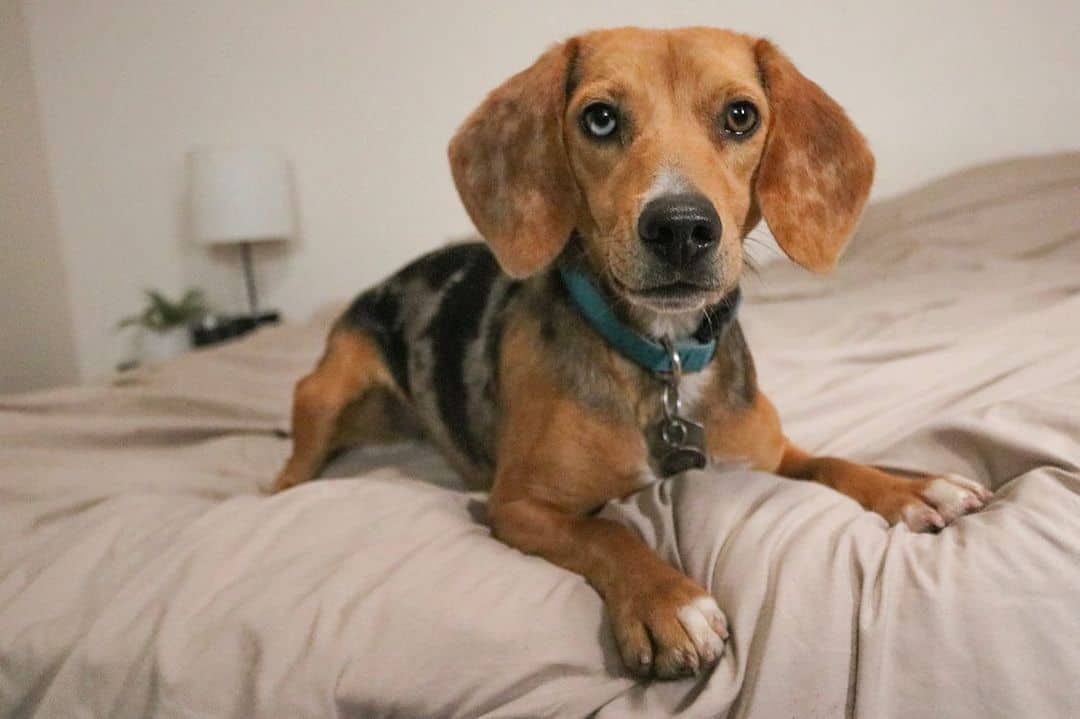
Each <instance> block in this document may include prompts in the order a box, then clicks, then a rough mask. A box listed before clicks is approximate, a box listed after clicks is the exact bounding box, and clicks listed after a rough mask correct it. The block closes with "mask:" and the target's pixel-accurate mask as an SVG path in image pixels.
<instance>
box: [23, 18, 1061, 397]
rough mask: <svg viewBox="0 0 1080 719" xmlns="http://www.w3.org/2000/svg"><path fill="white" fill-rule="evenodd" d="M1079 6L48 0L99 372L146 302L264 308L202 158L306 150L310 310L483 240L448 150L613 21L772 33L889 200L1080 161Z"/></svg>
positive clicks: (291, 285) (305, 256) (50, 64)
mask: <svg viewBox="0 0 1080 719" xmlns="http://www.w3.org/2000/svg"><path fill="white" fill-rule="evenodd" d="M1078 7H1080V4H1078V3H1077V2H1076V1H1075V0H1042V1H1039V0H1028V1H1027V2H1003V1H997V2H995V1H992V0H981V1H976V0H966V1H959V0H956V1H951V2H945V3H942V2H930V1H928V0H908V1H907V2H903V3H888V4H885V3H874V2H859V1H845V0H818V1H817V2H806V3H791V2H766V1H763V0H754V1H753V2H748V1H746V0H742V1H740V2H735V1H732V2H717V1H716V0H710V1H701V2H657V0H622V1H616V0H592V1H591V2H582V1H581V0H548V1H547V2H543V3H537V2H494V1H493V2H362V1H360V0H307V1H301V0H294V1H290V0H182V1H180V0H178V1H174V2H166V1H165V0H158V1H150V0H95V1H93V2H86V1H85V0H34V1H32V2H30V3H29V6H28V14H29V19H30V25H31V36H32V47H33V57H34V62H35V71H36V74H37V81H38V87H39V95H40V99H41V104H42V109H43V117H44V128H45V135H46V138H47V143H48V152H49V159H50V167H51V171H52V176H53V179H54V182H55V191H56V197H57V201H58V207H59V221H60V229H61V232H62V237H63V241H64V248H65V261H66V267H67V270H68V273H69V276H70V279H71V291H72V304H73V310H74V317H75V325H76V330H77V337H76V339H77V344H78V351H79V360H80V367H81V370H82V372H83V374H84V376H86V375H96V374H98V373H101V372H103V371H105V370H107V369H109V368H110V367H111V366H112V365H113V364H114V363H115V362H116V361H117V360H119V359H121V358H122V356H123V354H124V352H125V350H126V346H125V344H124V343H123V342H122V341H121V340H120V338H119V337H118V336H117V335H116V334H115V333H114V332H113V330H112V326H113V325H114V323H115V322H116V320H117V318H118V317H120V316H121V315H123V314H125V313H127V312H130V311H131V310H132V309H134V307H135V304H136V303H137V302H138V300H139V295H138V293H139V290H140V289H141V288H142V287H145V286H151V285H152V286H156V287H161V288H163V289H166V290H171V291H176V290H179V289H180V288H181V287H183V286H185V285H188V284H200V285H203V286H204V287H206V288H207V289H208V290H210V292H211V296H212V297H214V298H215V299H217V300H218V302H219V304H223V305H225V309H236V310H239V309H242V285H241V275H240V272H239V268H238V266H237V265H235V264H230V263H229V262H228V260H229V259H231V258H229V257H220V256H219V257H213V258H211V257H208V255H207V253H206V252H205V251H204V250H202V249H201V248H198V247H192V246H190V245H186V244H184V243H183V242H182V240H183V239H184V230H183V226H182V221H181V218H182V216H183V213H182V205H183V203H182V195H183V185H184V154H185V152H186V151H187V150H188V149H189V148H190V147H191V146H193V145H196V144H200V143H222V144H228V143H241V144H242V143H266V144H273V145H278V146H281V147H282V148H284V150H285V151H286V153H287V154H288V155H289V157H290V158H291V159H292V161H293V163H294V165H295V168H296V173H297V178H298V183H299V187H298V196H299V204H300V208H301V213H302V218H301V223H302V231H303V239H302V242H301V243H300V244H299V245H298V246H296V247H295V248H294V249H293V250H292V251H290V252H289V253H288V254H282V253H278V254H276V255H275V256H271V257H264V258H263V260H264V262H262V263H261V265H260V281H261V283H262V287H263V289H264V294H265V295H266V297H267V300H268V304H272V305H275V306H278V307H281V308H283V309H284V310H285V311H286V313H287V314H288V315H290V316H292V317H303V316H305V315H306V314H307V313H308V312H309V311H311V310H312V309H313V308H314V307H316V306H318V305H319V304H321V303H323V302H324V301H326V300H328V299H331V298H343V297H346V296H349V295H352V294H353V293H354V292H356V291H357V290H358V289H360V288H361V287H363V286H364V285H366V284H368V283H370V282H371V281H373V280H375V279H377V278H379V277H381V276H383V275H384V274H386V273H387V272H389V271H390V270H392V269H393V268H394V267H395V266H396V265H398V264H399V263H401V262H402V261H404V260H405V259H407V258H409V257H410V256H413V255H415V254H416V253H418V252H419V251H421V250H423V249H426V248H430V247H433V246H435V245H437V244H439V243H441V242H442V241H443V240H444V239H445V238H447V237H449V236H454V235H460V234H462V233H465V232H467V231H468V230H469V228H470V226H469V223H468V221H467V218H466V216H465V214H464V212H463V211H462V210H461V208H460V207H459V205H458V201H457V198H456V196H455V194H454V191H453V188H452V186H451V183H450V177H449V172H448V170H447V167H446V161H445V151H444V148H445V145H446V141H447V140H448V138H449V137H450V135H451V133H452V132H453V130H454V128H455V127H456V125H457V124H458V122H459V121H460V120H461V119H462V118H463V117H464V116H465V114H466V113H467V112H468V111H469V110H470V109H471V108H472V107H473V106H474V105H475V104H476V103H477V102H478V101H479V100H480V98H481V97H482V95H483V94H484V93H485V91H487V90H488V89H490V88H491V87H492V86H494V85H495V84H496V83H497V82H499V81H500V80H502V79H503V78H504V77H505V76H507V75H509V74H510V73H511V72H514V71H516V70H518V69H520V68H521V67H524V66H525V65H526V64H528V63H529V62H530V61H531V60H532V58H533V57H534V56H536V55H537V54H538V53H539V52H540V51H541V50H542V49H543V48H544V47H545V46H546V45H548V44H549V43H551V42H553V41H555V40H557V39H559V38H562V37H564V36H566V35H568V34H571V33H573V32H575V31H578V30H581V29H585V28H590V27H600V26H610V25H621V24H643V25H653V26H677V25H685V24H710V25H721V26H727V27H732V28H735V29H739V30H743V31H746V32H751V33H757V34H766V35H768V36H770V37H771V38H773V39H774V40H776V41H777V42H778V43H779V44H780V45H781V46H782V47H784V48H785V49H786V50H787V51H788V53H789V54H790V55H791V56H792V57H793V58H794V59H795V60H796V62H797V63H798V64H799V65H800V66H801V67H802V69H803V70H804V72H806V73H807V74H808V75H810V76H811V77H813V78H814V79H816V80H817V81H819V82H820V83H821V84H822V85H824V86H825V87H826V88H827V89H828V90H829V91H830V92H831V93H832V94H833V95H834V96H835V97H836V98H837V99H838V100H840V102H841V103H842V104H843V105H845V106H846V107H847V108H848V109H849V111H850V113H851V115H852V116H853V117H854V118H855V120H856V122H857V123H858V124H859V125H860V126H861V127H862V128H863V130H864V131H865V132H866V134H867V135H868V136H869V138H870V140H871V143H872V144H873V146H874V148H875V150H876V152H877V155H878V160H879V176H878V178H879V179H878V184H877V189H876V192H877V194H878V196H881V195H884V194H889V193H894V192H896V191H898V190H901V189H903V188H906V187H909V186H911V185H913V184H915V183H918V182H920V181H922V180H925V179H927V178H930V177H933V176H935V175H938V174H939V173H942V172H945V171H948V170H952V169H956V168H959V167H962V166H964V165H967V164H970V163H973V162H978V161H984V160H988V159H992V158H997V157H1002V156H1006V155H1012V154H1016V153H1033V152H1045V151H1052V150H1058V149H1065V148H1076V147H1078V146H1080V130H1078V129H1077V118H1078V117H1080V93H1077V91H1076V87H1077V81H1076V74H1077V71H1078V70H1080V51H1078V49H1077V48H1078V43H1077V39H1076V38H1077V28H1078V27H1080V11H1078V9H1077V8H1078Z"/></svg>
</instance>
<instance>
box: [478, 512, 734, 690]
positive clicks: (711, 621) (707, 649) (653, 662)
mask: <svg viewBox="0 0 1080 719" xmlns="http://www.w3.org/2000/svg"><path fill="white" fill-rule="evenodd" d="M495 496H496V498H497V497H498V495H497V494H496V495H495ZM490 514H491V519H492V524H493V527H494V531H495V535H496V536H497V537H498V538H499V539H501V540H502V541H504V542H506V543H507V544H509V545H511V546H514V547H517V548H518V549H520V550H522V551H523V552H526V553H528V554H535V555H539V556H541V557H543V558H545V559H547V560H548V561H550V562H553V563H555V564H557V565H559V566H560V567H563V568H565V569H569V570H570V571H572V572H575V573H577V574H580V575H582V576H583V577H585V579H586V580H588V582H589V583H590V584H591V585H592V586H593V587H594V588H595V589H596V590H597V591H598V592H599V593H600V595H601V596H602V597H603V598H604V601H605V603H606V605H607V610H608V616H609V618H610V620H611V625H612V629H613V631H614V634H615V641H616V643H617V644H618V647H619V652H620V654H621V655H622V659H623V663H624V664H625V666H626V667H627V668H628V669H629V670H630V671H632V672H633V673H635V674H638V675H641V676H647V675H650V674H654V675H655V676H658V677H661V678H674V677H680V676H686V675H692V674H696V673H697V672H698V671H699V670H700V669H702V668H704V667H706V666H708V665H709V664H712V663H713V662H714V661H716V659H718V658H719V656H720V654H721V653H722V652H723V645H724V639H725V638H726V637H727V625H726V621H725V619H724V615H723V613H721V611H720V608H719V607H718V606H717V605H716V601H715V600H714V599H713V598H712V596H710V595H709V594H708V593H706V592H705V591H704V590H703V589H702V588H701V587H699V586H698V585H697V584H696V583H695V582H693V581H692V580H691V579H690V578H688V577H687V576H685V575H683V574H682V573H680V572H678V571H676V570H675V569H674V568H673V567H671V566H669V565H668V564H666V563H664V562H663V561H661V560H660V558H659V557H657V556H656V554H655V553H653V551H652V550H651V549H649V548H648V547H647V546H645V544H644V543H643V542H642V541H641V539H639V538H638V537H637V536H635V535H634V534H633V533H632V532H631V531H630V530H628V529H627V528H626V527H623V526H621V525H619V524H616V523H615V522H612V521H610V520H606V519H601V518H598V517H594V516H588V515H581V514H577V515H575V514H571V513H569V512H566V511H564V510H561V509H559V508H557V507H555V506H552V505H550V504H548V503H545V502H541V501H538V500H534V499H515V500H510V501H499V500H498V499H496V501H495V502H493V503H492V504H491V506H490Z"/></svg>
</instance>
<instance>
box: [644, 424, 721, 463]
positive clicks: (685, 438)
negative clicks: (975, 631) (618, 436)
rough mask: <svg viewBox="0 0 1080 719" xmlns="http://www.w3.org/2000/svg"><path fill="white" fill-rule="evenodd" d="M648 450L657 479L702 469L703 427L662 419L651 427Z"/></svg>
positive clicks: (703, 456)
mask: <svg viewBox="0 0 1080 719" xmlns="http://www.w3.org/2000/svg"><path fill="white" fill-rule="evenodd" d="M649 445H650V447H649V450H650V454H651V455H652V459H653V464H654V465H655V469H656V471H657V474H658V475H659V476H660V477H670V476H672V475H674V474H679V473H680V472H685V471H687V470H690V469H703V468H704V467H705V465H706V464H707V463H708V457H707V455H706V454H705V428H704V427H702V426H701V425H700V424H698V423H697V422H692V421H690V420H688V419H686V418H685V417H679V416H672V417H665V418H664V419H662V420H660V421H659V422H657V423H656V425H655V426H654V427H653V431H652V437H651V441H650V442H649Z"/></svg>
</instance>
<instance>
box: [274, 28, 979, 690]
mask: <svg viewBox="0 0 1080 719" xmlns="http://www.w3.org/2000/svg"><path fill="white" fill-rule="evenodd" d="M449 155H450V165H451V168H452V171H453V176H454V181H455V183H456V185H457V189H458V192H459V193H460V195H461V199H462V201H463V202H464V205H465V208H466V209H467V210H468V212H469V215H470V217H471V218H472V220H473V222H474V223H475V224H476V226H477V228H478V229H479V230H480V233H481V234H482V236H483V237H484V238H485V240H486V244H481V243H475V244H462V245H457V246H451V247H448V248H445V249H441V250H437V251H435V252H432V253H431V254H428V255H426V256H424V257H422V258H420V259H418V260H416V261H414V262H413V263H412V264H410V265H408V266H406V267H405V268H404V269H402V270H400V271H399V272H398V273H397V274H395V275H393V276H392V277H390V278H389V279H387V280H386V281H384V282H383V283H382V284H380V285H378V286H376V287H373V288H371V289H369V290H367V291H366V292H364V293H362V294H361V295H360V296H359V297H358V298H357V299H356V300H355V301H354V302H353V303H352V305H351V306H350V307H349V308H348V309H347V310H346V311H345V313H344V314H343V315H342V316H341V317H340V319H339V320H338V321H337V323H336V324H335V325H334V327H333V329H332V331H331V332H330V336H329V339H328V343H327V348H326V352H325V354H324V355H323V357H322V359H321V360H320V362H319V363H318V366H317V367H316V368H315V370H314V371H313V372H312V373H311V374H309V375H308V376H307V377H305V378H304V379H303V380H301V381H300V383H299V384H298V385H297V387H296V392H295V401H294V408H293V417H292V432H293V435H292V436H293V441H294V446H293V452H292V455H291V457H290V459H289V460H288V463H287V465H286V466H285V468H284V469H283V470H282V472H281V474H280V475H279V476H278V478H277V481H276V483H275V490H276V491H280V490H284V489H287V488H289V487H292V486H294V485H297V484H299V483H301V482H305V481H307V480H309V479H312V478H313V477H315V476H316V475H317V474H318V472H319V471H320V468H321V467H322V466H323V464H324V463H325V462H326V460H327V459H328V457H329V456H330V454H331V453H332V452H334V451H335V450H338V449H340V448H342V447H345V446H350V445H355V444H359V443H363V442H371V441H384V440H389V439H392V438H395V437H403V436H405V437H409V436H423V437H426V438H427V439H429V440H430V441H432V442H433V443H434V444H436V445H437V446H438V447H439V448H440V450H441V451H442V452H443V453H444V454H445V456H446V457H447V459H448V460H449V461H450V462H451V463H452V465H453V466H454V467H455V468H456V469H457V470H458V471H459V472H460V474H461V475H462V476H463V477H464V478H465V480H466V481H467V483H468V484H469V485H470V486H471V487H474V488H482V489H489V490H490V495H489V500H488V503H489V506H488V509H489V517H490V521H491V524H492V529H493V533H494V535H495V536H496V537H497V538H498V539H500V540H502V541H503V542H505V543H507V544H509V545H510V546H513V547H516V548H518V549H520V550H521V551H523V552H526V553H529V554H534V555H539V556H541V557H544V558H546V559H548V560H549V561H551V562H553V563H555V564H557V565H559V566H561V567H564V568H566V569H568V570H570V571H572V572H576V573H577V574H580V575H581V576H583V577H584V578H585V579H586V580H587V581H588V582H589V584H591V585H592V586H593V587H594V588H595V589H596V590H597V591H598V592H599V593H600V594H601V595H602V597H603V599H604V601H605V604H606V607H607V611H608V614H609V617H610V620H611V625H612V629H613V632H614V635H615V640H616V643H617V645H618V648H619V651H620V653H621V655H622V659H623V661H624V663H625V665H626V667H627V668H628V669H629V670H630V671H632V672H633V673H635V674H639V675H642V676H656V677H661V678H670V677H678V676H684V675H687V674H693V673H696V672H698V671H699V670H701V669H702V668H704V667H706V666H708V665H709V664H711V663H712V662H714V661H716V659H717V658H718V657H719V656H720V654H721V653H722V651H723V645H724V640H725V639H726V637H727V627H726V620H725V617H724V615H723V613H722V612H721V611H720V608H719V607H718V606H717V604H716V602H715V600H714V599H713V597H712V596H710V594H709V593H708V592H707V591H706V590H704V589H703V588H702V587H700V586H698V584H696V583H695V582H694V581H692V580H691V579H689V578H688V577H686V576H685V575H683V574H682V573H680V572H678V571H677V570H676V569H674V568H673V567H671V566H669V565H668V564H666V563H664V562H663V561H662V560H660V558H659V557H657V556H656V555H655V554H654V553H653V552H652V551H651V550H650V549H649V548H648V547H647V546H646V545H645V544H644V543H643V542H642V540H641V539H640V538H639V537H638V536H636V535H635V534H634V533H633V532H632V531H631V530H629V529H627V528H626V527H623V526H621V525H619V524H616V523H614V522H611V521H608V520H606V519H602V518H600V517H598V516H596V514H595V513H596V510H597V509H598V508H599V507H601V506H602V505H603V504H604V503H605V502H607V501H608V500H611V499H615V498H618V497H623V496H626V495H628V494H631V493H632V492H634V491H636V490H638V489H640V488H641V487H643V486H644V485H646V484H647V483H649V482H653V481H655V480H656V479H657V478H658V477H661V476H667V475H671V474H676V473H678V472H681V471H684V470H686V469H690V468H695V467H701V466H703V465H705V464H707V463H708V464H716V463H731V462H736V463H741V464H743V465H746V466H749V467H752V468H756V469H759V470H763V471H766V472H775V473H778V474H780V475H782V476H784V477H790V478H793V479H803V480H811V481H814V482H820V483H821V484H824V485H826V486H829V487H832V488H833V489H835V490H837V491H839V492H843V493H844V494H846V495H848V496H849V497H852V498H853V499H855V500H856V501H857V502H859V503H860V504H861V505H862V506H863V507H865V508H866V509H868V510H870V511H873V512H877V513H878V514H880V515H881V516H883V517H884V518H885V519H886V520H888V521H889V522H892V523H896V522H901V521H902V522H906V523H907V525H908V526H909V527H911V528H912V529H914V530H917V531H924V530H931V531H932V530H936V529H940V528H942V527H944V526H945V525H946V524H948V523H949V522H950V521H952V520H954V519H955V518H957V517H958V516H960V515H963V514H966V513H968V512H971V511H974V510H977V509H979V508H980V507H981V506H982V505H983V503H984V502H985V501H987V499H988V498H989V495H988V493H987V492H986V490H984V489H983V488H982V487H981V486H980V485H978V484H977V483H975V482H973V481H971V480H966V479H964V478H961V477H955V476H952V475H949V476H917V477H911V476H897V475H893V474H888V473H886V472H884V471H881V470H878V469H875V468H872V467H868V466H863V465H859V464H855V463H852V462H848V461H845V460H843V459H836V458H832V457H818V456H813V455H811V454H808V453H807V452H804V451H803V450H801V449H799V448H798V447H797V446H796V445H794V444H793V443H792V442H791V441H790V440H788V439H787V438H786V437H785V436H784V433H783V431H782V430H781V426H780V419H779V417H778V415H777V412H776V410H775V409H774V408H773V405H772V404H771V403H770V402H769V400H768V399H767V398H766V397H765V395H764V394H762V392H761V391H760V389H759V388H758V385H757V379H756V376H755V372H754V364H753V361H752V359H751V357H750V353H749V351H748V349H747V346H746V342H745V341H744V338H743V334H742V332H741V331H740V328H739V324H738V322H737V320H736V317H735V314H736V310H737V308H738V298H739V294H738V292H739V290H738V287H739V277H740V273H741V271H742V268H743V265H744V258H743V241H744V238H745V237H746V235H747V233H748V232H749V231H750V229H751V228H753V227H754V226H755V225H756V224H757V223H758V222H759V221H760V220H761V218H762V217H764V218H765V220H766V221H767V222H768V224H769V227H770V228H771V229H772V231H773V233H774V235H775V237H776V240H777V242H778V243H779V245H780V247H781V248H783V250H784V252H785V253H786V254H787V255H788V256H789V257H790V258H791V259H792V260H794V261H795V262H797V263H798V264H800V265H802V266H804V267H806V268H807V269H809V270H812V271H814V272H819V273H823V272H826V271H828V270H829V269H830V268H831V267H832V266H833V264H834V263H835V262H836V259H837V256H838V255H839V254H840V251H841V250H842V248H843V247H844V244H845V242H846V241H847V239H848V237H849V236H850V235H851V233H852V231H853V229H854V228H855V225H856V222H857V220H858V218H859V215H860V213H861V211H862V208H863V205H864V203H865V202H866V198H867V195H868V193H869V191H870V184H871V181H872V179H873V174H874V159H873V156H872V155H871V153H870V150H869V149H868V147H867V144H866V141H865V140H864V138H863V137H862V135H861V134H860V133H859V132H858V130H856V129H855V127H854V126H853V125H852V123H851V122H850V120H849V119H848V118H847V116H846V115H845V114H844V111H843V110H842V109H841V108H840V106H839V105H837V103H836V102H834V101H833V100H832V99H831V98H830V97H829V96H828V95H826V94H825V92H823V91H822V89H821V88H820V87H818V86H817V85H816V84H814V83H813V82H811V81H810V80H808V79H807V78H806V77H804V76H803V75H802V74H800V73H799V71H798V70H797V69H796V68H795V66H794V65H792V63H791V62H790V61H789V60H788V59H787V57H785V56H784V55H783V54H781V53H780V52H779V51H778V50H777V48H776V47H775V46H774V45H773V44H772V43H770V42H769V41H768V40H762V39H755V38H752V37H748V36H746V35H739V34H735V33H731V32H727V31H723V30H716V29H708V28H690V29H681V30H670V31H654V30H644V29H636V28H624V29H617V30H606V31H599V32H592V33H588V34H585V35H581V36H579V37H575V38H572V39H570V40H568V41H566V42H563V43H561V44H559V45H556V46H555V47H553V48H551V49H550V50H548V51H547V52H546V53H544V54H543V55H542V56H541V57H540V58H539V59H538V60H537V61H536V63H535V64H533V65H532V66H531V67H529V68H528V69H526V70H524V71H522V72H520V73H518V74H517V75H515V76H513V77H512V78H510V79H509V80H507V81H506V82H505V83H503V84H502V85H501V86H500V87H498V88H496V89H495V90H494V91H493V92H492V93H491V94H490V95H489V96H488V97H487V99H485V100H484V102H483V103H482V104H481V105H480V107H479V108H477V109H476V110H475V111H474V112H473V113H472V114H471V115H470V116H469V117H468V118H467V119H466V120H465V123H464V124H463V125H462V126H461V128H460V129H459V130H458V132H457V134H456V135H455V136H454V138H453V139H452V141H451V143H450V149H449ZM720 481H722V480H720Z"/></svg>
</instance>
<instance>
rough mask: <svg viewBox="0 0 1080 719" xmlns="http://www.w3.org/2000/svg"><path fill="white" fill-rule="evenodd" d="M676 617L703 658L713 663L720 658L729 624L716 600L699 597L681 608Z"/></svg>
mask: <svg viewBox="0 0 1080 719" xmlns="http://www.w3.org/2000/svg"><path fill="white" fill-rule="evenodd" d="M675 615H676V617H678V619H679V623H680V624H682V626H683V629H685V630H686V633H687V634H688V635H689V636H690V639H691V641H693V642H694V646H695V648H697V650H698V652H699V653H700V654H701V655H702V656H703V657H705V658H707V659H709V660H710V661H711V660H713V659H715V658H716V657H718V656H720V654H721V653H722V652H723V650H724V639H725V638H726V637H727V622H726V621H725V620H724V614H723V612H721V611H720V607H718V606H717V604H716V600H715V599H713V598H712V597H698V598H697V599H695V600H694V601H692V602H690V603H689V604H686V605H683V606H682V607H680V608H679V610H678V611H677V612H676V614H675ZM718 626H719V629H718Z"/></svg>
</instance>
